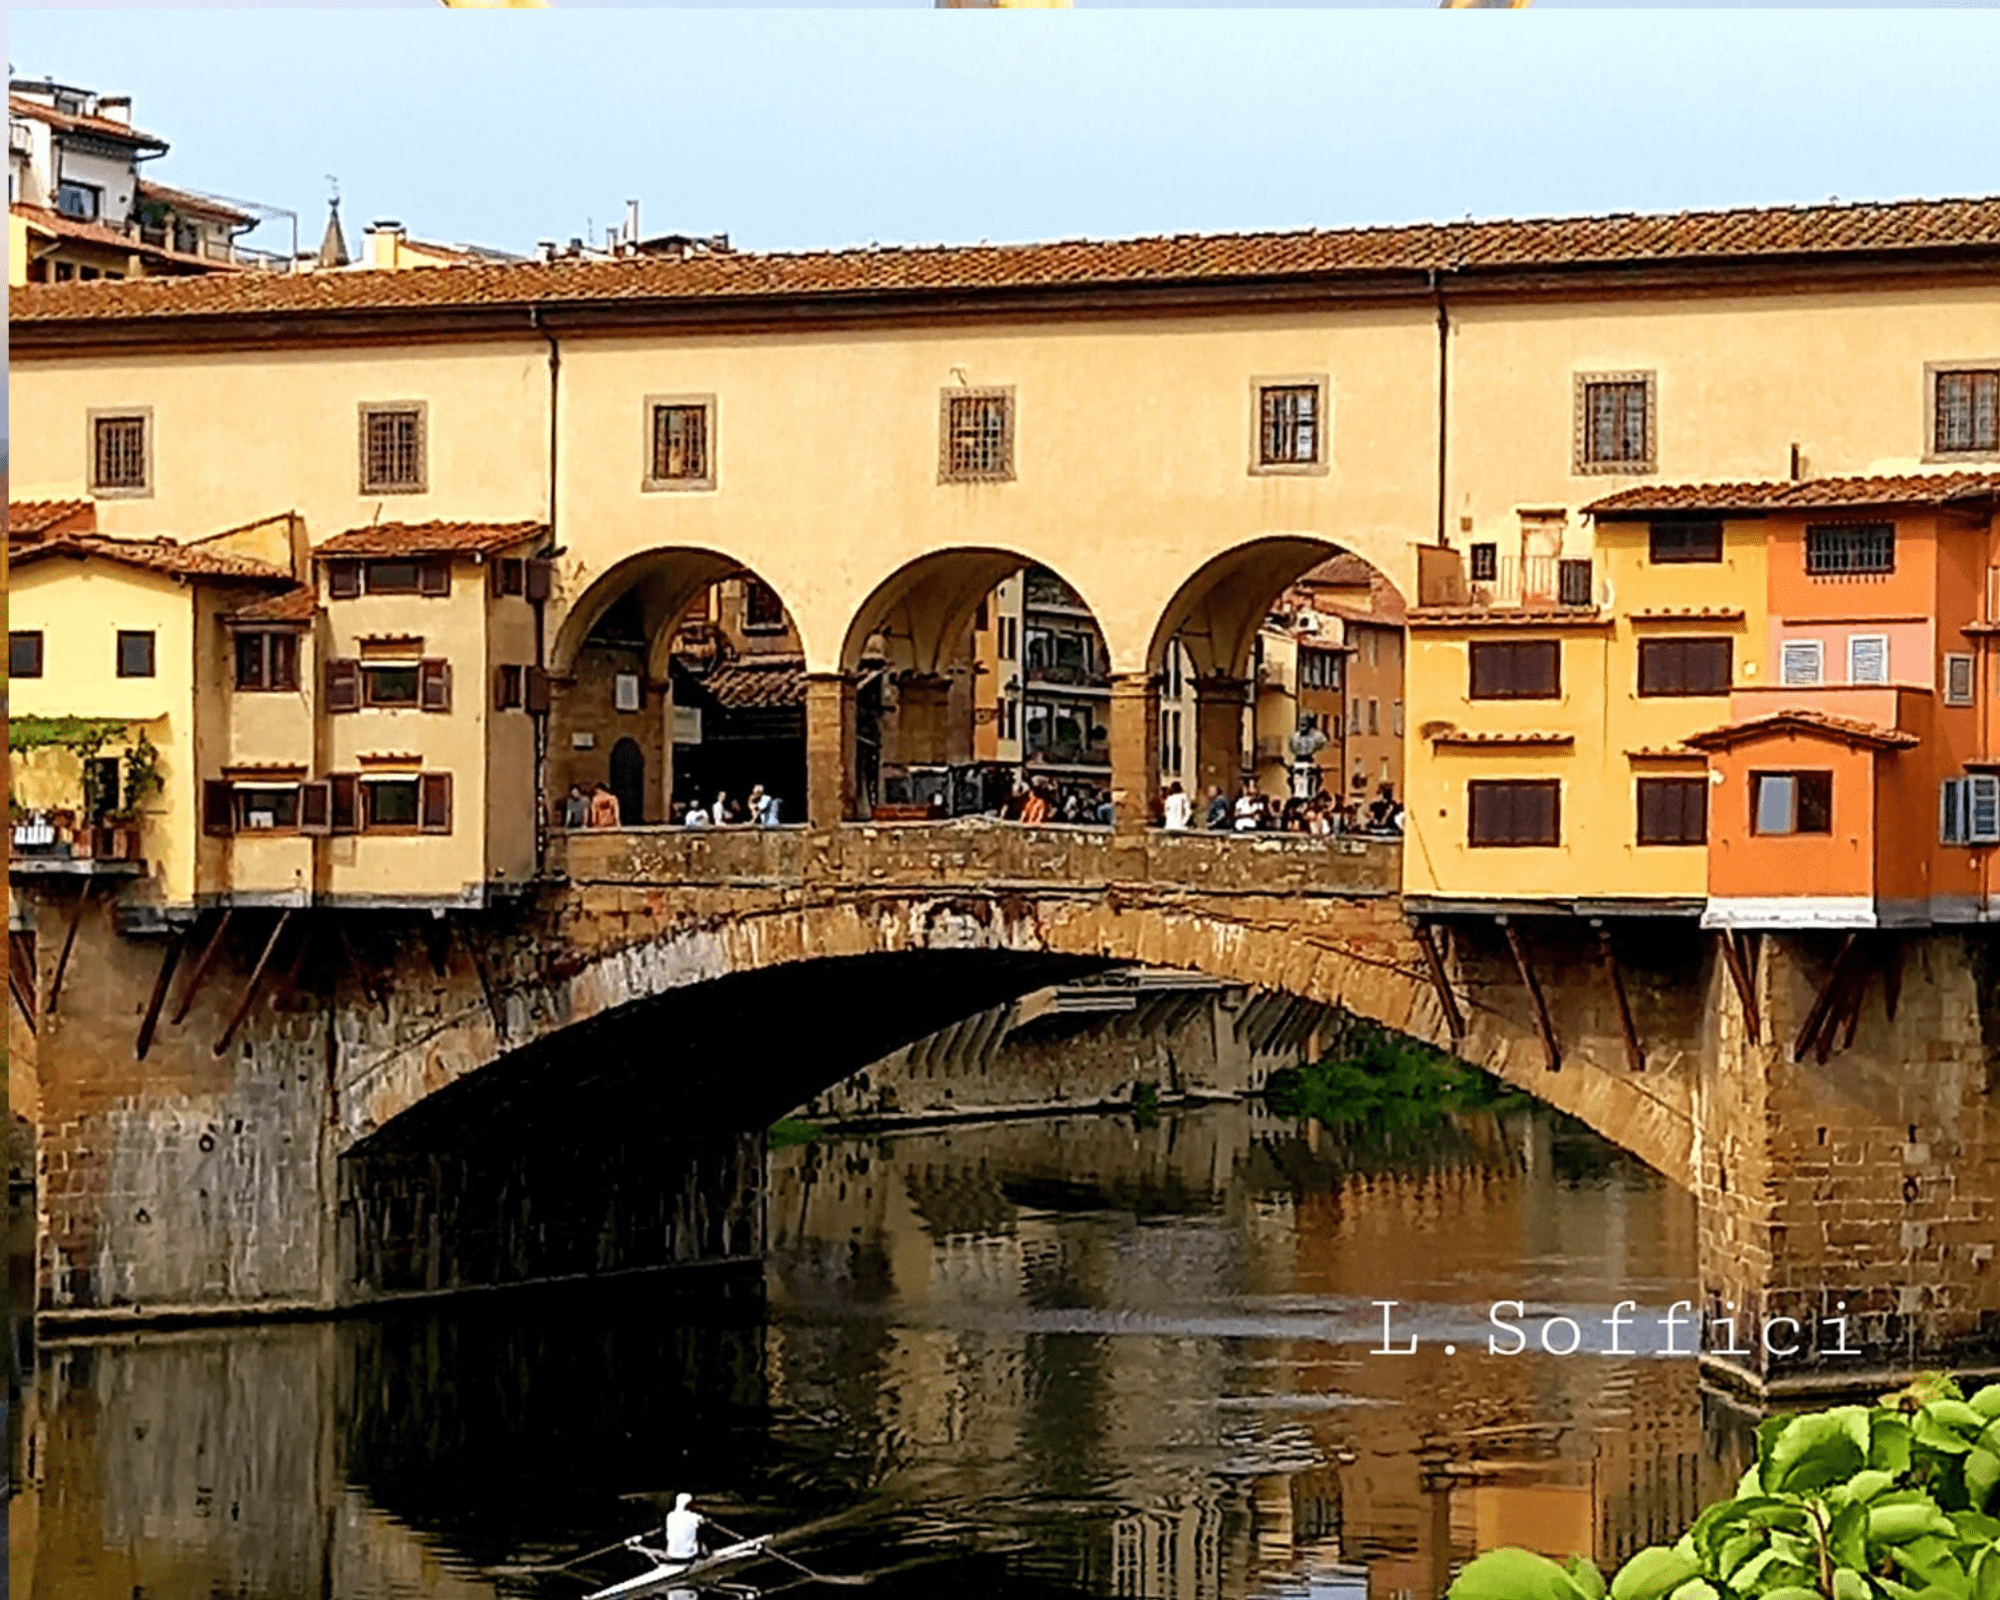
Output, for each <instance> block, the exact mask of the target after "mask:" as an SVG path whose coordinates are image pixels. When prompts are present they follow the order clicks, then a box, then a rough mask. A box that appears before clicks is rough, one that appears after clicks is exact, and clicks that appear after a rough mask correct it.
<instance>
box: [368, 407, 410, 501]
mask: <svg viewBox="0 0 2000 1600" xmlns="http://www.w3.org/2000/svg"><path fill="white" fill-rule="evenodd" d="M424 411H425V408H424V405H423V403H422V402H421V401H414V400H405V401H397V402H394V403H385V404H380V405H376V404H368V405H363V406H362V408H361V492H362V493H363V494H422V493H423V492H424V490H425V487H426V485H425V463H424V431H425V416H424Z"/></svg>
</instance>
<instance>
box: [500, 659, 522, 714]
mask: <svg viewBox="0 0 2000 1600" xmlns="http://www.w3.org/2000/svg"><path fill="white" fill-rule="evenodd" d="M520 703H521V669H520V668H519V667H495V668H494V669H493V708H494V710H496V711H511V710H513V709H514V708H515V707H516V706H518V705H519V704H520Z"/></svg>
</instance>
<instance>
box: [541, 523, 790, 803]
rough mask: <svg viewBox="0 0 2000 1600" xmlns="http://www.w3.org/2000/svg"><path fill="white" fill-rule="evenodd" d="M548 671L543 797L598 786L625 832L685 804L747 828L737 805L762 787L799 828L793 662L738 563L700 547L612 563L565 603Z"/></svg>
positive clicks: (778, 608)
mask: <svg viewBox="0 0 2000 1600" xmlns="http://www.w3.org/2000/svg"><path fill="white" fill-rule="evenodd" d="M554 672H555V694H554V697H553V701H554V703H553V705H552V708H551V709H552V712H553V716H552V721H551V725H550V738H549V779H550V784H551V792H552V793H554V794H557V795H564V794H568V793H570V792H571V789H572V786H580V787H582V788H583V789H585V790H588V789H589V788H591V787H592V786H593V785H595V784H599V783H602V784H605V785H606V786H607V787H609V788H610V789H611V790H612V792H613V793H615V794H617V795H618V796H619V800H620V811H621V820H622V821H623V823H624V824H625V825H627V826H636V825H641V824H647V823H671V822H679V821H683V820H685V818H686V816H687V814H688V812H689V811H690V810H691V809H693V808H694V807H696V806H697V805H699V806H700V807H701V808H702V810H703V813H704V814H706V815H708V816H710V817H711V819H712V820H714V821H716V822H744V821H750V820H754V819H752V818H751V817H750V816H749V815H748V811H747V809H746V805H745V802H746V800H747V798H748V796H749V795H750V793H751V791H752V790H753V789H756V788H759V787H761V788H762V789H763V791H764V792H765V794H766V795H768V796H771V797H773V798H774V799H775V800H776V803H777V812H776V820H780V821H786V822H798V821H803V820H804V818H805V802H806V756H805V750H806V739H805V719H806V687H805V685H806V674H805V653H804V649H803V646H802V643H801V640H800V638H799V633H798V629H797V627H796V626H795V625H794V624H793V621H792V617H791V613H790V612H789V611H787V610H786V608H785V605H784V602H783V601H782V600H781V599H780V598H779V597H778V595H777V593H776V592H775V591H774V590H773V589H772V588H771V587H770V585H768V584H767V583H765V582H764V581H763V580H762V579H761V578H759V577H757V576H756V574H754V573H753V572H751V571H749V570H748V569H747V568H745V567H744V566H743V565H742V564H741V563H740V562H737V561H735V560H733V559H731V558H730V557H727V556H724V555H720V554H717V553H715V552H713V551H705V550H651V551H646V552H643V553H642V554H640V555H637V556H633V557H630V558H629V559H627V560H625V561H622V562H620V563H619V564H618V565H617V566H615V567H613V568H611V569H610V570H609V571H608V572H606V573H604V574H603V575H602V576H601V577H599V578H598V579H597V581H596V582H595V583H593V584H592V585H591V586H590V587H589V588H588V589H587V590H586V591H585V592H584V593H583V595H582V596H580V597H579V598H578V600H577V601H576V603H575V604H574V605H573V606H572V607H571V608H570V611H569V614H568V616H567V617H566V618H565V619H564V622H563V625H562V628H561V630H560V631H559V633H558V636H557V640H556V649H555V653H554ZM621 779H622V782H623V784H624V787H623V788H621ZM718 796H719V797H721V799H722V808H723V815H722V816H721V817H714V815H713V812H714V807H715V805H716V803H717V798H718ZM635 801H636V803H635ZM572 809H573V808H572ZM765 820H772V819H771V818H769V817H768V816H767V818H766V819H765Z"/></svg>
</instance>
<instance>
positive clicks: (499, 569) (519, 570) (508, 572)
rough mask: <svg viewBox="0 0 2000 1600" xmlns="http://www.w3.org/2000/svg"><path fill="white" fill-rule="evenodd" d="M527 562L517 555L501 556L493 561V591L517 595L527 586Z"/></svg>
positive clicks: (497, 593) (498, 593)
mask: <svg viewBox="0 0 2000 1600" xmlns="http://www.w3.org/2000/svg"><path fill="white" fill-rule="evenodd" d="M527 568H528V564H527V563H526V562H525V561H523V560H522V559H521V558H520V557H519V556H503V557H501V558H500V559H499V560H498V561H496V562H494V563H493V592H494V593H495V594H496V595H503V596H504V595H518V594H521V593H523V592H524V591H525V590H526V588H527Z"/></svg>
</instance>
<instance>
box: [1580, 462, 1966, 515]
mask: <svg viewBox="0 0 2000 1600" xmlns="http://www.w3.org/2000/svg"><path fill="white" fill-rule="evenodd" d="M1996 495H2000V472H1905V473H1899V474H1895V475H1892V476H1884V477H1871V478H1806V479H1803V480H1801V481H1799V482H1796V483H1795V482H1792V481H1791V480H1789V479H1784V480H1780V481H1777V482H1773V483H1658V484H1647V485H1645V486H1644V487H1642V488H1638V489H1625V490H1621V491H1620V492H1619V493H1617V494H1614V495H1607V496H1606V497H1605V498H1604V499H1602V500H1599V501H1597V502H1596V503H1595V504H1594V505H1590V506H1586V507H1585V508H1584V509H1585V510H1586V511H1587V512H1588V513H1589V514H1590V515H1591V516H1593V517H1597V518H1598V519H1600V520H1603V519H1607V518H1613V517H1637V516H1654V515H1658V514H1660V513H1662V512H1670V511H1814V510H1834V509H1837V508H1841V509H1844V508H1847V507H1854V506H1940V505H1946V504H1949V503H1951V502H1953V501H1959V500H1990V499H1992V498H1994V497H1995V496H1996Z"/></svg>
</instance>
